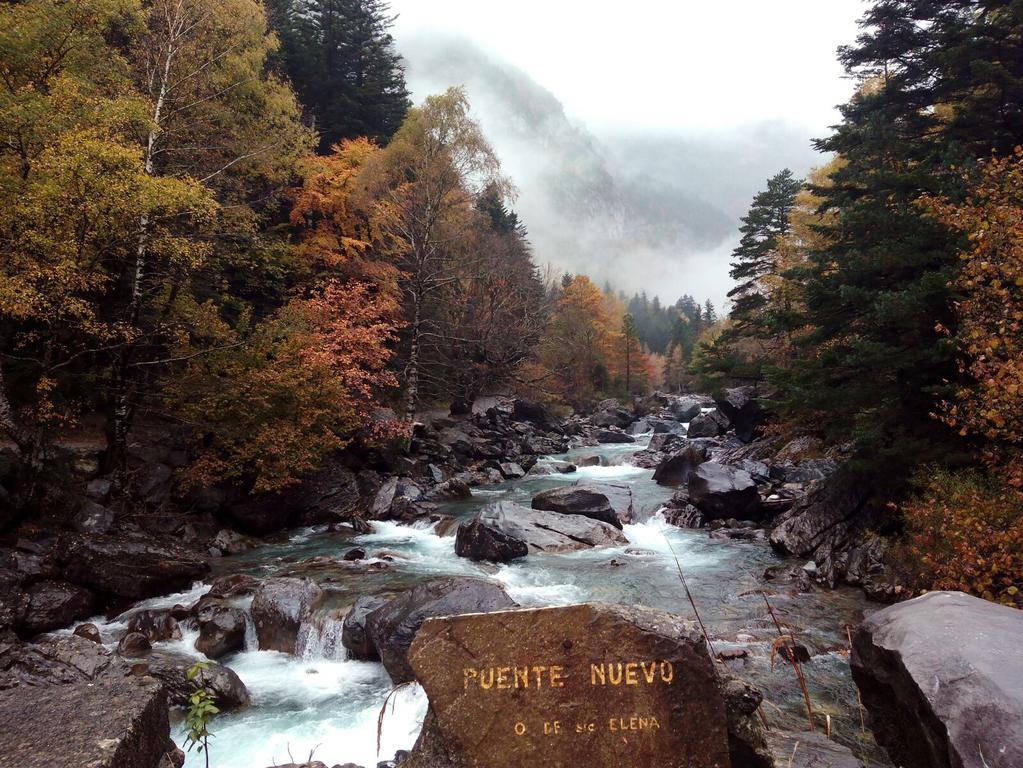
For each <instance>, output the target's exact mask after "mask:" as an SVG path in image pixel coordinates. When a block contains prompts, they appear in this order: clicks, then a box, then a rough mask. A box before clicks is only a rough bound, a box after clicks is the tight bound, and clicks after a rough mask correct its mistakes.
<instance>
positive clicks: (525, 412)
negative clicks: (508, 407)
mask: <svg viewBox="0 0 1023 768" xmlns="http://www.w3.org/2000/svg"><path fill="white" fill-rule="evenodd" d="M511 418H512V420H513V421H525V422H529V423H530V424H533V425H534V426H536V427H538V428H540V429H542V430H543V431H545V432H556V433H561V432H562V426H561V422H560V421H558V420H557V419H556V418H555V417H554V416H553V415H552V414H551V412H550V411H549V410H547V408H545V407H544V406H542V405H540V404H539V403H534V402H532V401H530V400H522V399H517V400H515V401H514V402H513V403H512V411H511Z"/></svg>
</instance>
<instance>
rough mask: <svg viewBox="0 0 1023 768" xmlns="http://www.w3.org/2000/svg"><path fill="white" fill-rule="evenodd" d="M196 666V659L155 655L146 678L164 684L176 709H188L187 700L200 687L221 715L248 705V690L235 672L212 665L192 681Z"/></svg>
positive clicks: (149, 661) (148, 663)
mask: <svg viewBox="0 0 1023 768" xmlns="http://www.w3.org/2000/svg"><path fill="white" fill-rule="evenodd" d="M195 662H196V659H195V658H193V657H191V656H184V655H181V654H175V653H163V652H158V651H154V652H153V653H152V654H150V655H149V656H148V657H147V658H146V659H145V661H144V667H145V673H146V674H149V675H152V676H153V677H155V678H156V679H157V680H159V681H160V682H161V683H163V686H164V690H166V691H167V699H168V701H169V702H170V703H171V704H173V705H176V706H188V698H189V697H190V696H191V695H192V694H193V693H195V691H196V688H197V687H198V686H201V687H203V688H205V689H206V690H207V691H209V692H210V693H211V694H213V696H214V697H215V698H216V702H217V707H218V708H219V709H220V710H221V711H224V712H226V711H228V710H232V709H239V708H241V707H246V706H248V705H249V702H250V701H251V697H250V695H249V689H248V688H246V687H245V683H243V682H242V680H241V678H240V677H238V675H237V673H235V672H234V670H232V669H230V668H229V667H225V666H224V665H223V664H219V663H217V662H215V661H211V662H209V666H208V668H207V669H204V670H202V671H201V672H200V673H199V675H198V676H197V677H196V679H195V680H194V681H192V680H189V679H188V670H189V669H191V668H192V666H193V665H194V664H195Z"/></svg>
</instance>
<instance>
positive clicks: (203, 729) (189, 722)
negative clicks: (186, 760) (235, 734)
mask: <svg viewBox="0 0 1023 768" xmlns="http://www.w3.org/2000/svg"><path fill="white" fill-rule="evenodd" d="M209 667H210V663H209V662H208V661H199V662H196V663H195V664H193V665H192V667H191V668H190V669H189V670H188V675H187V677H188V681H189V682H190V683H194V684H195V692H194V693H193V694H192V695H191V696H189V697H188V705H189V706H188V714H186V715H185V725H186V726H187V727H188V736H187V737H186V739H185V747H186V748H187V749H188V751H189V752H191V751H192V747H196V752H198V753H199V754H201V755H203V756H204V757H205V758H206V768H210V736H212V734H211V733H210V730H209V725H210V718H211V717H213V715H216V714H218V713H219V712H220V710H219V709H217V706H216V703H215V702H216V699H215V697H214V696H213V694H211V693H210V692H209V691H207V690H206V688H205V687H204V686H203V677H202V674H203V672H205V671H206V670H207V669H209Z"/></svg>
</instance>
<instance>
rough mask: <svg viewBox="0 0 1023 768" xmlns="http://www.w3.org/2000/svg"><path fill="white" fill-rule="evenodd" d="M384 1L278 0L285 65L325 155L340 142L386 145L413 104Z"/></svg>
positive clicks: (274, 6) (276, 17) (275, 19)
mask: <svg viewBox="0 0 1023 768" xmlns="http://www.w3.org/2000/svg"><path fill="white" fill-rule="evenodd" d="M394 18H395V17H394V16H392V15H391V14H390V11H389V9H388V5H387V3H386V2H383V0H274V2H272V3H271V20H272V23H273V25H274V28H275V29H276V30H277V31H278V34H279V35H280V37H281V41H282V48H281V51H280V54H279V56H280V59H281V62H282V65H283V69H284V71H285V73H286V74H287V75H288V77H289V78H290V80H291V82H292V83H293V84H294V86H295V88H296V90H297V91H298V94H299V97H300V99H301V100H302V103H303V104H304V105H305V108H306V110H307V112H308V113H309V114H310V115H311V116H312V117H313V120H314V122H315V126H316V128H317V130H318V131H319V133H320V151H321V152H323V153H326V152H328V151H329V150H330V149H331V148H332V147H333V146H334V145H335V144H337V143H338V142H340V141H342V140H343V139H354V138H358V137H367V138H370V139H373V140H374V141H376V142H378V143H381V144H383V143H386V142H387V141H388V140H389V139H390V138H391V136H393V135H394V133H395V132H396V131H397V130H398V128H399V127H400V126H401V124H402V121H403V120H404V119H405V114H406V112H407V111H408V109H409V106H410V102H409V98H408V91H407V89H406V87H405V73H404V64H403V62H402V59H401V56H400V55H399V54H398V53H397V52H396V50H395V47H394V40H393V38H392V37H391V34H390V31H389V30H390V28H391V26H392V24H393V23H394Z"/></svg>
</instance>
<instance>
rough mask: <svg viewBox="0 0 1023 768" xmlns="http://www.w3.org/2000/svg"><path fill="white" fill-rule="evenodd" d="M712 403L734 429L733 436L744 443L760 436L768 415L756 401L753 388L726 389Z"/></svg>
mask: <svg viewBox="0 0 1023 768" xmlns="http://www.w3.org/2000/svg"><path fill="white" fill-rule="evenodd" d="M714 402H715V404H716V405H717V407H718V410H720V411H721V413H723V414H724V415H725V416H726V417H727V418H728V420H729V422H731V424H732V426H733V427H734V428H735V436H736V437H738V438H739V439H740V440H742V441H743V442H744V443H749V442H751V441H752V440H753V439H754V438H755V437H757V436H758V435H760V434H761V432H762V427H763V425H764V422H766V421H767V416H768V414H767V411H765V410H764V408H763V406H762V405H761V404H760V401H759V400H757V397H756V390H755V389H754V388H753V387H735V388H734V389H727V390H725V391H724V392H723V393H721V394H720V395H718V396H717V397H715V398H714Z"/></svg>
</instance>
